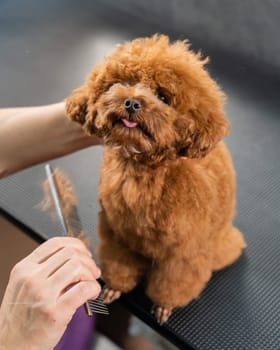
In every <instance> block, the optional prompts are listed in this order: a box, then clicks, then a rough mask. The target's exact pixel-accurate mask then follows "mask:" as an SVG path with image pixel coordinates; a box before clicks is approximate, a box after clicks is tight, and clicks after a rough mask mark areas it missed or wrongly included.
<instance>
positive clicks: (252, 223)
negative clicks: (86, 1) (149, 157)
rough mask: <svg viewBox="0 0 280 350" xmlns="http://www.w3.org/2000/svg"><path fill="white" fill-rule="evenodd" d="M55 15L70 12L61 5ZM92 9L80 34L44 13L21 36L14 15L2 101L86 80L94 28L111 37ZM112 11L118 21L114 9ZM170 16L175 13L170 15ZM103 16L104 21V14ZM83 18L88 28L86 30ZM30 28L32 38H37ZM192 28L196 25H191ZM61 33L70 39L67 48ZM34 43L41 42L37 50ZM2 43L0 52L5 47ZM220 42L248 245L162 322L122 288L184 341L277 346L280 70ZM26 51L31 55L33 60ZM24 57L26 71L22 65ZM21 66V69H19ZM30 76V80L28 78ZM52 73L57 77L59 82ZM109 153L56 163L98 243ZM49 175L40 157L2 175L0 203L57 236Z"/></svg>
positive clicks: (240, 221)
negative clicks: (50, 68)
mask: <svg viewBox="0 0 280 350" xmlns="http://www.w3.org/2000/svg"><path fill="white" fill-rule="evenodd" d="M4 3H5V2H4ZM7 3H8V2H7ZM158 3H159V2H158ZM99 5H100V4H99ZM7 6H8V5H7ZM153 8H154V7H153ZM110 13H112V12H110ZM67 14H68V15H67V16H66V18H68V20H69V23H70V19H69V18H70V15H69V10H68V12H67ZM49 16H51V15H50V14H49ZM108 16H109V15H108ZM165 16H166V14H165ZM248 17H250V16H249V13H248ZM56 18H60V19H61V21H62V20H63V16H62V15H61V17H56ZM89 18H90V16H89V13H88V12H87V16H86V21H85V23H86V24H85V25H82V18H81V16H78V19H77V22H76V23H75V22H71V25H72V29H73V32H74V33H71V35H72V34H73V37H74V39H73V37H71V39H70V38H69V37H68V34H67V30H65V29H64V30H62V29H60V28H61V27H60V26H61V23H62V22H61V21H60V23H59V22H58V21H54V22H53V26H52V30H51V32H52V33H54V32H55V31H56V30H57V31H58V38H59V44H58V43H56V41H55V40H54V39H53V38H51V39H50V41H48V40H47V38H48V36H47V34H46V33H48V30H49V29H48V28H49V27H48V26H47V25H46V23H47V22H46V21H44V22H43V26H42V27H41V29H40V30H41V35H42V41H40V40H39V36H38V34H37V33H35V29H34V28H37V27H36V25H34V27H33V28H31V26H30V25H29V26H27V27H26V28H27V29H26V31H27V33H28V34H26V35H25V33H24V32H23V34H22V38H23V39H22V41H21V39H20V35H19V34H16V27H13V26H12V23H13V21H12V20H11V19H10V22H9V25H10V27H9V26H7V27H5V28H6V29H5V30H6V31H4V32H3V31H2V34H0V38H1V37H2V38H4V37H5V38H6V39H7V41H6V42H5V43H4V44H3V45H2V47H4V48H5V55H4V56H3V57H4V58H5V59H4V60H2V61H0V73H1V74H2V77H4V78H5V80H4V81H5V83H3V79H2V80H1V81H0V91H2V92H3V93H2V94H0V103H1V104H2V105H16V104H22V103H25V102H26V103H25V104H39V103H48V102H55V100H54V98H55V97H57V98H58V99H59V98H62V97H64V96H65V95H66V94H67V93H68V92H69V91H70V90H71V89H72V88H73V87H75V86H77V85H79V84H80V82H81V81H82V79H83V76H84V74H85V73H86V72H87V71H88V69H89V68H90V62H92V61H94V60H95V59H96V56H94V55H93V56H94V57H95V58H93V59H91V58H89V57H88V54H89V52H90V50H89V47H88V45H89V44H87V43H89V42H90V41H89V40H88V37H89V36H90V35H91V36H92V37H93V38H94V40H93V41H94V43H95V45H97V44H96V43H98V42H99V41H100V42H101V43H103V44H104V43H105V41H106V40H107V39H108V37H110V35H111V34H110V33H109V34H108V33H107V34H106V35H107V36H106V35H105V36H104V35H103V34H102V35H103V36H102V35H101V33H98V34H96V32H95V29H96V28H93V27H94V26H90V24H89V23H90V22H89ZM106 19H107V17H106ZM98 20H99V22H98V23H101V22H102V18H101V19H100V18H99V19H98ZM114 20H115V21H116V22H117V18H116V17H115V18H114ZM165 20H166V21H167V19H166V18H165ZM96 21H97V19H96ZM67 23H68V22H67ZM67 23H66V28H67ZM102 23H103V25H104V26H105V25H106V23H105V20H104V22H102ZM122 23H123V22H122ZM137 23H138V22H137ZM162 23H163V22H162ZM174 23H175V21H174ZM174 23H173V24H174ZM21 25H22V24H21ZM37 25H38V24H37ZM122 25H123V24H122ZM137 25H138V27H137V28H136V29H135V28H134V32H129V34H128V35H127V33H125V32H118V33H117V34H116V33H114V34H112V37H113V39H112V42H109V43H108V42H107V44H106V45H107V46H110V45H113V43H114V41H116V40H117V36H118V37H119V38H120V40H122V39H123V38H126V37H127V36H138V35H143V34H145V35H146V34H148V33H149V32H151V31H154V27H152V29H151V28H149V27H147V28H146V29H145V30H144V29H143V28H142V29H141V30H140V29H139V28H140V24H139V23H138V24H137ZM174 25H175V24H174ZM144 26H145V23H144V24H143V27H144ZM19 27H20V26H19ZM22 28H23V27H22ZM79 28H82V29H81V30H80V32H79V31H78V29H79ZM77 32H78V34H77ZM3 33H4V34H3ZM32 33H33V34H32ZM170 34H172V35H173V36H176V34H177V32H176V31H174V32H172V31H170ZM30 35H31V38H32V40H31V39H29V36H30ZM32 35H33V36H32ZM69 35H70V34H69ZM116 35H117V36H116ZM184 35H186V36H187V35H188V33H187V31H186V32H185V33H184ZM181 36H183V34H182V35H181ZM62 37H63V39H64V44H63V45H64V46H65V47H64V46H63V47H62V48H61V47H60V42H61V41H62ZM78 37H80V43H83V44H80V46H79V43H78V41H79V40H78ZM67 38H68V40H69V43H71V44H73V46H72V47H71V50H70V49H69V46H67V45H66V44H65V40H66V39H67ZM36 40H37V41H36ZM98 40H99V41H98ZM66 41H67V40H66ZM42 42H43V44H42ZM23 43H24V44H23ZM36 44H37V45H39V46H40V50H38V51H36V50H37V49H36ZM206 44H208V43H206ZM21 45H22V46H21ZM69 45H70V44H69ZM104 45H105V44H104ZM197 45H198V44H197ZM199 45H201V42H199ZM25 46H26V48H27V49H28V47H29V50H31V51H30V52H29V53H25V54H23V53H22V52H20V53H19V55H22V56H21V57H20V58H18V57H17V56H16V54H17V50H19V49H20V48H22V49H23V50H24V49H26V48H25ZM101 46H102V45H101ZM107 46H106V47H107ZM206 46H207V45H206ZM95 47H97V46H95ZM50 48H51V49H52V52H56V53H55V54H54V55H55V56H56V57H52V59H49V60H50V61H51V62H56V61H57V63H56V64H55V68H54V72H50V73H48V72H47V71H46V72H44V69H45V68H44V64H43V62H42V61H41V59H42V58H43V57H47V54H48V52H49V50H50ZM32 50H33V51H32ZM56 50H57V51H56ZM65 50H66V51H65ZM78 50H79V54H77V51H78ZM96 50H97V51H98V54H100V55H101V51H102V50H101V49H100V51H99V46H98V49H96ZM2 52H3V51H1V54H0V57H1V56H2V55H3V54H2ZM213 52H214V53H215V54H214V56H213V57H212V65H211V66H210V69H211V70H212V72H213V74H214V76H215V78H216V79H217V80H218V82H219V83H220V84H222V86H223V88H224V89H225V91H226V93H227V95H228V102H227V105H226V111H227V115H228V118H229V119H230V121H231V124H232V131H231V134H230V135H229V137H228V138H227V140H226V142H227V144H228V146H229V149H230V151H231V153H232V156H233V159H234V163H235V166H236V173H237V185H238V193H237V215H236V220H235V224H236V226H237V227H238V228H240V230H241V231H242V232H243V233H244V236H245V238H246V241H247V244H248V247H247V249H246V251H245V253H244V255H243V256H242V258H241V259H240V260H239V261H238V262H237V263H236V264H234V265H232V266H231V267H229V268H227V269H225V270H223V271H220V272H218V273H216V274H215V275H214V276H213V278H212V280H211V281H210V283H209V284H208V286H207V288H206V289H205V291H204V292H203V293H202V295H201V296H200V298H199V299H198V300H196V301H194V302H193V303H191V304H190V305H189V306H187V307H185V308H182V309H178V310H176V311H175V312H174V313H173V315H172V316H171V318H170V320H169V321H168V323H167V324H166V325H164V326H163V327H160V326H159V325H158V324H156V322H154V320H153V318H152V316H151V315H150V314H149V307H150V302H149V300H148V299H147V298H146V297H145V296H144V295H143V291H142V289H141V288H139V289H137V290H135V291H134V292H132V293H131V294H130V295H128V296H126V297H124V298H123V299H122V302H123V303H124V304H125V305H127V307H128V308H129V309H130V310H132V311H133V313H135V314H136V315H137V316H139V317H140V318H141V319H143V320H144V321H145V322H146V323H148V324H149V325H151V327H153V328H154V329H156V330H157V331H158V332H160V333H161V334H164V335H165V336H166V337H167V338H168V339H170V340H171V341H172V342H173V343H174V344H176V345H177V346H178V347H179V348H182V349H188V348H190V349H199V350H279V349H280V335H279V329H280V297H279V291H280V254H279V251H280V155H279V151H280V147H279V139H280V99H279V91H280V84H279V79H278V77H277V74H276V73H275V75H272V74H271V67H268V68H267V74H266V68H265V67H263V66H262V67H260V69H259V70H256V67H255V66H254V67H253V68H252V67H251V66H250V60H246V57H245V56H246V55H245V56H244V57H238V55H236V53H235V54H232V55H231V54H230V53H229V52H223V51H222V50H220V49H219V50H218V49H217V50H214V49H213ZM9 55H10V56H11V57H13V63H14V64H13V65H11V64H10V60H8V56H9ZM24 55H25V56H27V57H25V56H24ZM23 56H24V57H25V58H24V57H23ZM81 56H83V57H85V56H87V60H88V61H86V62H85V61H83V67H82V68H81V71H80V72H79V73H78V72H76V71H75V70H74V71H75V72H76V73H74V74H73V75H71V76H70V77H69V72H70V71H71V70H72V68H73V67H77V60H78V58H79V57H81ZM66 58H67V60H66ZM28 59H31V60H33V65H32V64H31V63H30V62H29V61H28ZM52 60H53V61H52ZM274 61H275V60H274ZM65 62H67V63H65ZM24 67H25V71H22V68H24ZM32 67H34V69H35V71H36V72H37V73H38V72H41V76H38V74H34V75H32V76H31V77H30V75H29V73H30V72H31V71H32ZM4 70H5V72H4ZM3 72H4V73H3ZM15 72H19V74H18V75H17V76H16V74H15ZM49 74H50V76H51V77H50V76H49ZM55 76H57V77H58V78H59V79H58V78H57V80H56V81H57V82H58V83H57V84H55V81H54V80H52V81H50V79H51V78H52V79H55V78H54V77H55ZM64 77H65V79H64ZM28 79H29V80H28ZM27 81H28V82H29V84H26V82H27ZM53 81H54V85H55V86H53V85H52V84H53ZM6 82H7V83H6ZM44 84H45V85H44ZM13 85H14V86H15V89H13ZM39 86H40V89H39V88H38V87H39ZM20 87H21V89H22V93H21V91H20V90H21V89H20ZM23 88H24V89H23ZM0 127H1V126H0ZM101 153H102V148H101V147H96V148H92V149H88V150H84V151H81V152H78V153H75V154H73V155H71V156H67V157H64V158H60V159H57V160H55V161H53V162H51V163H52V165H53V167H55V166H59V167H60V168H62V169H63V170H64V171H66V172H67V173H68V174H69V176H70V178H71V180H72V182H73V185H74V187H75V189H76V193H77V196H78V198H79V211H80V215H81V218H82V222H83V225H84V227H85V229H86V230H87V231H88V232H89V234H90V236H91V237H92V248H94V246H96V244H97V238H96V233H95V232H96V222H97V212H98V199H97V184H98V176H99V163H100V157H101ZM77 169H79V171H78V170H77ZM44 179H45V173H44V167H43V165H39V166H36V167H33V168H31V169H28V170H25V171H23V172H21V173H18V174H16V175H13V176H10V177H8V178H6V179H3V180H1V181H0V206H1V207H2V208H3V209H4V210H5V211H6V212H7V213H9V214H10V215H12V216H13V217H15V218H16V219H17V220H19V221H20V222H23V223H24V224H25V225H27V226H29V227H30V228H31V229H33V230H34V231H35V232H37V233H39V234H40V235H41V236H42V237H44V238H49V237H51V236H53V235H57V234H59V233H60V228H59V226H58V225H57V224H55V223H54V222H52V221H51V219H50V217H49V215H46V213H42V212H41V211H40V210H39V209H38V203H39V202H40V201H41V199H42V191H41V189H40V183H41V182H42V181H43V180H44ZM1 234H5V233H1Z"/></svg>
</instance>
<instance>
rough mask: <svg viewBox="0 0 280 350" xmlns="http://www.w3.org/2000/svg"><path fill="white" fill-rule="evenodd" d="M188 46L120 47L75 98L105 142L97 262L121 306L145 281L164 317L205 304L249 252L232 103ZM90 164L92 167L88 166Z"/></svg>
mask: <svg viewBox="0 0 280 350" xmlns="http://www.w3.org/2000/svg"><path fill="white" fill-rule="evenodd" d="M206 63H207V59H202V57H201V54H200V53H194V52H192V51H191V50H190V48H189V43H188V42H187V41H176V42H174V43H170V42H169V39H168V37H167V36H164V35H154V36H152V37H150V38H140V39H135V40H133V41H131V42H126V43H124V44H122V45H119V46H117V48H116V50H115V51H114V52H113V53H112V54H111V55H109V56H108V57H107V58H106V59H105V60H104V61H103V62H101V63H100V64H98V65H97V66H96V67H95V68H94V70H93V72H92V73H90V75H89V76H88V78H87V80H86V82H85V84H84V85H83V86H81V87H80V88H78V89H77V90H75V91H74V92H73V94H72V95H71V96H70V97H69V98H68V99H67V100H66V112H67V115H68V116H69V117H70V118H71V119H72V120H74V121H76V122H79V123H81V124H82V125H83V127H84V129H85V130H86V132H87V133H89V134H96V135H98V136H99V137H100V138H102V140H103V143H104V154H103V160H102V166H101V176H100V185H99V197H100V204H101V208H102V210H101V212H100V215H99V235H100V246H99V247H98V256H99V259H100V265H101V269H102V272H103V278H104V280H105V283H106V286H105V288H104V290H103V298H104V300H105V301H106V302H108V303H109V302H112V301H113V300H115V299H117V298H119V297H120V295H121V293H127V292H129V291H130V290H132V289H133V288H134V287H135V286H136V285H137V284H139V283H140V281H144V283H145V286H146V289H145V290H146V294H147V295H148V296H149V298H150V299H151V300H152V302H153V308H152V312H153V313H154V315H155V317H156V319H157V320H158V321H159V322H160V323H163V322H165V321H166V320H167V319H168V317H169V315H170V314H171V312H172V310H173V309H174V308H176V307H179V306H183V305H186V304H188V303H189V302H190V301H191V300H193V299H195V298H197V297H198V296H199V294H200V293H201V292H202V290H203V289H204V287H205V286H206V284H207V282H208V281H209V279H210V277H211V275H212V273H213V271H216V270H219V269H222V268H224V267H225V266H228V265H230V264H232V263H233V262H234V261H235V260H236V259H237V258H238V257H239V256H240V254H241V252H242V250H243V248H244V247H245V241H244V238H243V236H242V234H241V232H240V231H239V230H238V229H237V228H235V227H234V226H233V224H232V220H233V217H234V210H235V191H236V190H235V173H234V168H233V164H232V161H231V157H230V155H229V152H228V150H227V148H226V146H225V144H224V142H223V141H222V139H223V138H224V137H225V136H226V135H227V133H228V130H229V123H228V121H227V120H226V118H225V115H224V112H223V109H222V107H223V103H224V100H225V96H224V94H223V92H222V91H221V89H220V88H219V86H218V85H217V83H216V82H215V81H214V80H213V79H211V77H210V76H209V74H208V72H207V71H206V69H205V67H204V66H205V64H206ZM88 162H89V166H90V159H89V160H88Z"/></svg>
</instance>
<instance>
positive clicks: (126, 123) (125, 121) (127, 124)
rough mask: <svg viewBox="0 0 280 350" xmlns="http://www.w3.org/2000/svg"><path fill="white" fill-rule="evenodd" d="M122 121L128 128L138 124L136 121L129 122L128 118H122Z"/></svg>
mask: <svg viewBox="0 0 280 350" xmlns="http://www.w3.org/2000/svg"><path fill="white" fill-rule="evenodd" d="M122 122H123V123H124V125H125V126H127V127H128V128H135V126H137V125H138V123H136V122H131V121H130V120H127V119H124V118H123V119H122Z"/></svg>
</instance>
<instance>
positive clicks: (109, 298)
mask: <svg viewBox="0 0 280 350" xmlns="http://www.w3.org/2000/svg"><path fill="white" fill-rule="evenodd" d="M121 294H122V292H121V291H119V290H114V289H111V288H109V287H108V286H106V285H105V286H104V287H103V289H102V292H101V294H100V297H101V299H102V300H103V301H104V302H105V303H106V304H111V303H112V302H113V301H114V300H117V299H119V297H120V296H121Z"/></svg>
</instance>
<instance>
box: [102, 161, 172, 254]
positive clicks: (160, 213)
mask: <svg viewBox="0 0 280 350" xmlns="http://www.w3.org/2000/svg"><path fill="white" fill-rule="evenodd" d="M164 172H165V171H164V169H162V170H161V171H158V172H157V171H147V172H145V171H143V172H136V171H135V169H131V168H130V167H126V166H124V165H121V164H118V163H116V162H115V161H113V160H110V161H105V162H103V166H102V172H101V180H100V187H99V192H100V200H101V204H102V206H103V208H104V210H105V212H106V216H107V218H108V221H109V223H110V225H111V227H112V229H113V231H114V233H115V234H116V235H117V236H119V238H121V239H123V240H125V241H126V243H127V244H129V245H130V246H131V248H133V249H136V250H142V249H143V250H145V252H147V250H149V247H152V246H154V245H155V244H159V243H160V242H159V236H161V235H160V234H159V229H160V228H159V222H162V218H163V217H166V210H167V209H166V207H165V204H164V203H163V202H162V201H161V197H162V191H163V188H164V183H165V173H164ZM153 249H154V248H153Z"/></svg>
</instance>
